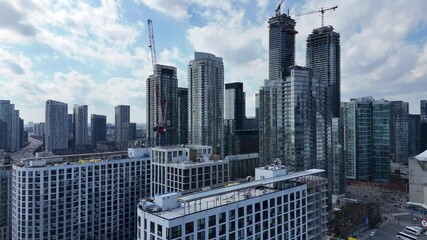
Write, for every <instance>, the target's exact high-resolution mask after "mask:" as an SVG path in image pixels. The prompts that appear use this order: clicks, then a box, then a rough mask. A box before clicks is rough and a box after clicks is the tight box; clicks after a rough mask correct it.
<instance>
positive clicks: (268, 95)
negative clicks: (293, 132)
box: [259, 80, 284, 165]
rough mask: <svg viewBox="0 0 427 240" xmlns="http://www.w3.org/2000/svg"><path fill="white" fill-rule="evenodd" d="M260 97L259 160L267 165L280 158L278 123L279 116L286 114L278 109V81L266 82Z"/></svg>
mask: <svg viewBox="0 0 427 240" xmlns="http://www.w3.org/2000/svg"><path fill="white" fill-rule="evenodd" d="M280 82H282V81H280ZM259 96H260V107H259V158H260V164H261V165H267V164H270V163H272V162H273V161H274V160H275V159H276V158H278V157H279V155H278V152H277V141H276V140H277V136H278V135H279V133H278V129H277V122H276V121H277V118H278V116H279V115H283V114H284V113H283V110H282V109H277V87H276V81H274V80H271V81H270V80H265V81H264V86H262V87H261V89H260V90H259ZM281 135H283V132H282V133H281ZM282 157H283V156H282Z"/></svg>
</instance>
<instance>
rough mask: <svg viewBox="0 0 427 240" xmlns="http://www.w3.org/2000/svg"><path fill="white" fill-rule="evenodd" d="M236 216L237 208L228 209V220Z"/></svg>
mask: <svg viewBox="0 0 427 240" xmlns="http://www.w3.org/2000/svg"><path fill="white" fill-rule="evenodd" d="M234 218H236V210H230V211H228V220H233V219H234Z"/></svg>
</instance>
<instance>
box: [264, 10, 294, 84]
mask: <svg viewBox="0 0 427 240" xmlns="http://www.w3.org/2000/svg"><path fill="white" fill-rule="evenodd" d="M295 24H296V22H295V20H294V19H292V18H291V17H290V16H288V15H286V14H281V15H276V16H274V17H272V18H270V19H269V20H268V28H269V30H268V33H269V41H268V56H269V57H268V79H269V80H275V79H284V78H285V77H286V76H288V75H289V67H290V66H293V65H295V35H296V34H297V33H298V32H297V31H295Z"/></svg>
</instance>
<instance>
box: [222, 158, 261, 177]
mask: <svg viewBox="0 0 427 240" xmlns="http://www.w3.org/2000/svg"><path fill="white" fill-rule="evenodd" d="M224 160H226V161H228V164H229V169H230V170H229V173H230V180H231V181H233V180H241V179H246V178H247V177H255V168H258V167H260V165H259V154H258V153H248V154H239V155H230V156H226V157H225V158H224Z"/></svg>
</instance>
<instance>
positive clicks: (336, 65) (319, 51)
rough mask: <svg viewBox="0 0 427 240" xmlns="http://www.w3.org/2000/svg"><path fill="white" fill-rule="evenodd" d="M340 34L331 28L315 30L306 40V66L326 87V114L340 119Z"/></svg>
mask: <svg viewBox="0 0 427 240" xmlns="http://www.w3.org/2000/svg"><path fill="white" fill-rule="evenodd" d="M340 63H341V51H340V34H339V33H337V32H335V31H334V28H333V27H332V26H325V27H320V28H316V29H314V30H313V32H312V33H311V34H310V35H309V36H308V38H307V51H306V66H307V67H308V68H311V69H313V70H314V71H316V72H317V73H318V74H319V75H320V80H321V81H322V82H324V83H326V84H327V86H328V93H327V94H328V97H327V105H328V113H332V117H340V103H341V67H340Z"/></svg>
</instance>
